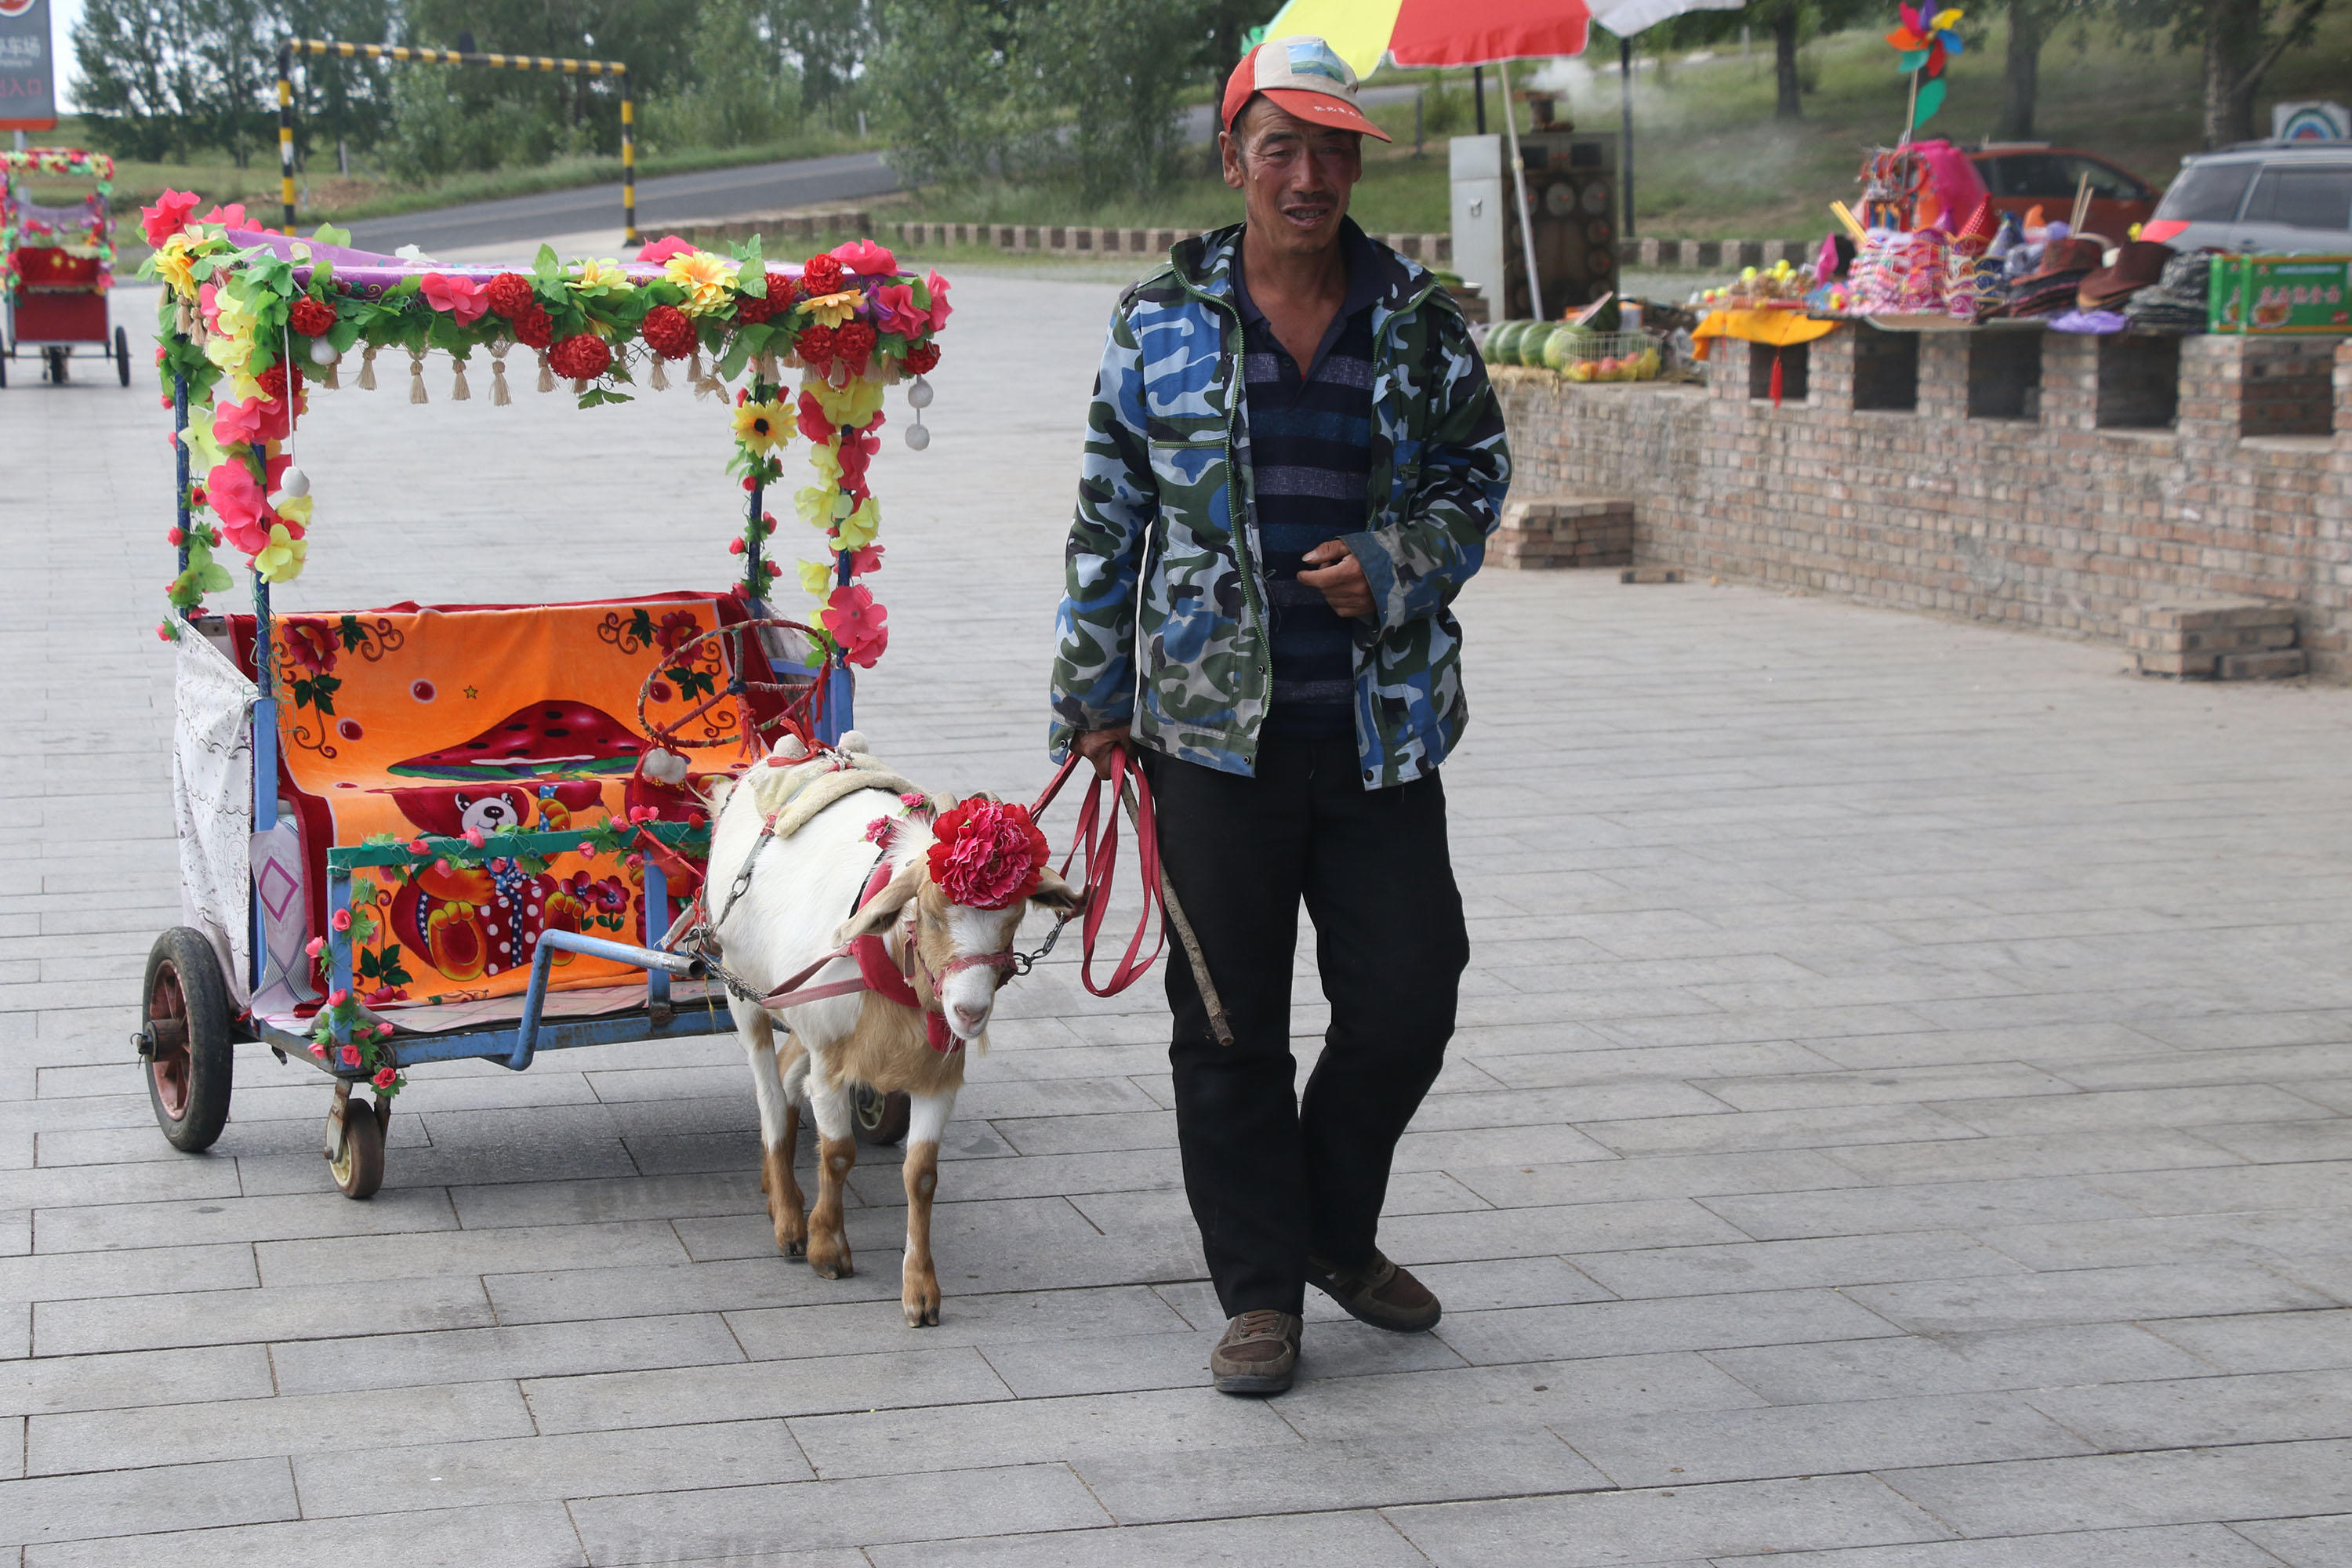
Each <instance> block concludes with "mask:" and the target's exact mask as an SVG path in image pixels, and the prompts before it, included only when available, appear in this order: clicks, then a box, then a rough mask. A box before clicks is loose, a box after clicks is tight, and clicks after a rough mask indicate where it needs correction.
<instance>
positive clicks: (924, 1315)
mask: <svg viewBox="0 0 2352 1568" xmlns="http://www.w3.org/2000/svg"><path fill="white" fill-rule="evenodd" d="M899 1305H900V1306H902V1307H904V1308H906V1310H907V1326H908V1328H910V1329H936V1328H938V1327H939V1326H940V1297H939V1292H938V1291H936V1290H934V1291H931V1292H929V1294H928V1295H924V1296H920V1297H915V1296H909V1297H908V1298H907V1299H906V1300H904V1301H901V1302H900V1303H899Z"/></svg>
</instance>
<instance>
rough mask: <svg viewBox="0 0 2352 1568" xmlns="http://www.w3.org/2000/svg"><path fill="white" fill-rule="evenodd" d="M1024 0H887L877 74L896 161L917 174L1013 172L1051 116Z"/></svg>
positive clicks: (954, 176) (928, 180) (941, 177)
mask: <svg viewBox="0 0 2352 1568" xmlns="http://www.w3.org/2000/svg"><path fill="white" fill-rule="evenodd" d="M1022 8H1023V7H1022V6H1021V5H1019V3H1018V0H883V3H882V4H881V5H879V7H878V10H877V30H878V32H879V34H880V39H879V42H878V45H877V48H876V50H875V53H874V58H873V62H872V66H871V69H870V72H869V74H870V76H871V78H872V79H873V83H874V90H875V93H876V96H877V99H878V100H879V102H880V104H881V107H882V121H883V130H884V131H885V132H886V133H887V135H888V136H889V137H890V147H891V151H890V154H889V156H890V163H891V166H892V167H894V168H896V169H898V171H899V172H900V173H901V174H904V175H906V177H907V178H908V180H909V181H910V182H912V183H914V184H948V183H957V182H962V181H968V180H973V179H981V178H985V177H988V176H990V175H996V176H1010V175H1013V174H1017V173H1019V172H1021V171H1022V167H1023V166H1024V164H1026V163H1030V162H1031V161H1033V160H1034V158H1035V156H1036V155H1037V154H1038V153H1039V152H1040V151H1041V149H1042V144H1043V142H1044V140H1045V138H1046V136H1047V135H1048V134H1049V133H1048V132H1047V131H1046V120H1047V116H1046V115H1045V113H1044V112H1043V111H1042V107H1041V104H1040V101H1039V94H1038V93H1037V91H1036V90H1035V87H1034V81H1033V80H1032V79H1030V78H1029V77H1028V75H1027V74H1026V72H1027V70H1028V62H1027V61H1026V60H1025V59H1024V58H1023V57H1022V54H1021V50H1020V48H1019V47H1018V46H1019V36H1020V26H1019V22H1020V12H1021V10H1022Z"/></svg>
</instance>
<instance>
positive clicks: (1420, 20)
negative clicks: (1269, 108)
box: [1265, 0, 1592, 77]
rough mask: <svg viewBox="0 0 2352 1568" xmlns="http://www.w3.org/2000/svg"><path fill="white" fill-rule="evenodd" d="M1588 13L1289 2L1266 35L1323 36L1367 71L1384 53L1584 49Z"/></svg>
mask: <svg viewBox="0 0 2352 1568" xmlns="http://www.w3.org/2000/svg"><path fill="white" fill-rule="evenodd" d="M1591 17H1592V14H1591V10H1590V8H1589V7H1588V6H1587V5H1586V4H1585V0H1290V3H1289V4H1288V5H1285V6H1283V8H1282V9H1281V10H1280V11H1279V12H1277V13H1276V16H1275V18H1274V20H1273V21H1271V22H1269V23H1267V24H1266V29H1265V36H1266V37H1269V38H1286V37H1298V36H1301V35H1307V36H1312V37H1319V38H1321V39H1322V40H1323V41H1324V42H1326V43H1328V44H1329V45H1330V46H1331V47H1332V48H1334V49H1335V50H1337V51H1338V52H1339V58H1341V59H1343V60H1346V61H1347V62H1348V64H1349V66H1351V67H1353V68H1355V72H1356V74H1357V75H1358V76H1360V77H1364V76H1370V75H1371V73H1372V70H1373V68H1375V67H1377V66H1378V65H1379V64H1380V63H1381V55H1382V54H1387V55H1389V56H1390V57H1391V58H1393V59H1394V60H1395V61H1396V63H1397V64H1398V65H1400V66H1412V67H1425V66H1475V65H1493V64H1495V63H1496V61H1499V60H1535V59H1549V58H1551V57H1553V56H1554V55H1580V54H1582V53H1583V52H1584V35H1585V29H1586V26H1587V24H1589V23H1590V22H1591Z"/></svg>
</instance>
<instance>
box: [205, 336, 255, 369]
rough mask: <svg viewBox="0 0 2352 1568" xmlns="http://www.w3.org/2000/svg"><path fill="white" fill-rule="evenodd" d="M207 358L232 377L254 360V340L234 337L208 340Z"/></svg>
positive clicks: (206, 343) (206, 346)
mask: <svg viewBox="0 0 2352 1568" xmlns="http://www.w3.org/2000/svg"><path fill="white" fill-rule="evenodd" d="M205 358H206V359H208V360H210V361H212V362H213V363H215V364H216V365H218V366H219V367H220V368H221V369H222V370H224V371H226V372H227V373H229V374H231V375H235V374H238V373H240V372H242V371H243V370H244V369H245V367H246V364H247V362H248V361H250V360H251V359H252V358H253V340H252V339H251V338H232V337H211V338H206V339H205Z"/></svg>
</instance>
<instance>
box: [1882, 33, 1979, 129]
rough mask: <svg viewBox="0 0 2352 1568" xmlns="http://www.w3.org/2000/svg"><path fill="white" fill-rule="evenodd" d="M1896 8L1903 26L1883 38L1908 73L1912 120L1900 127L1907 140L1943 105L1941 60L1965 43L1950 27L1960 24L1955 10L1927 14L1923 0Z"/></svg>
mask: <svg viewBox="0 0 2352 1568" xmlns="http://www.w3.org/2000/svg"><path fill="white" fill-rule="evenodd" d="M1899 9H1900V10H1901V11H1902V14H1903V25H1902V26H1899V27H1897V28H1895V31H1893V32H1891V33H1889V34H1887V35H1886V41H1887V42H1888V43H1890V44H1892V45H1894V46H1895V51H1896V53H1897V54H1899V55H1900V56H1901V57H1902V58H1900V59H1899V60H1897V61H1896V63H1895V69H1897V70H1901V71H1907V72H1909V73H1910V76H1911V121H1910V123H1909V124H1908V125H1906V126H1905V127H1904V129H1903V139H1904V140H1905V141H1906V142H1908V141H1909V140H1911V134H1912V132H1915V131H1916V130H1918V129H1919V127H1920V126H1922V125H1924V124H1926V123H1927V121H1928V120H1929V119H1930V118H1932V117H1933V116H1934V114H1935V112H1936V110H1938V109H1941V108H1942V107H1943V106H1944V61H1945V60H1946V59H1947V58H1948V57H1950V56H1953V55H1957V54H1962V53H1965V52H1966V50H1967V48H1968V46H1967V45H1966V44H1964V43H1962V42H1961V40H1960V35H1959V34H1958V33H1957V32H1955V31H1954V30H1953V29H1954V28H1955V27H1957V26H1958V24H1959V20H1960V13H1959V12H1958V11H1957V10H1949V11H1938V12H1937V13H1936V14H1935V16H1932V17H1930V16H1928V14H1927V3H1926V0H1921V3H1920V4H1919V5H1916V6H1913V5H1902V6H1900V7H1899Z"/></svg>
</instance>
